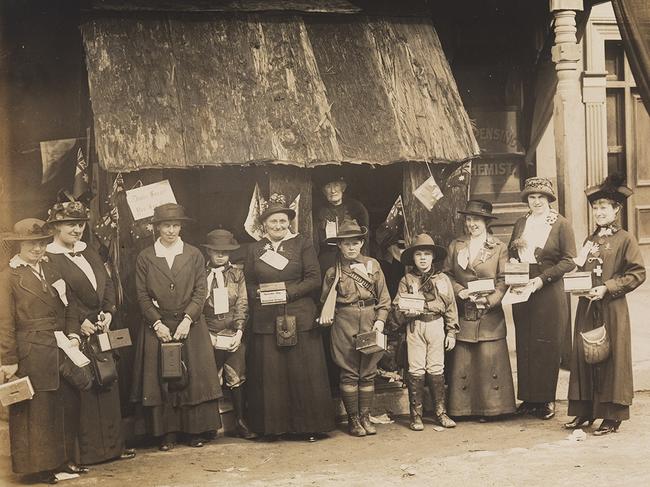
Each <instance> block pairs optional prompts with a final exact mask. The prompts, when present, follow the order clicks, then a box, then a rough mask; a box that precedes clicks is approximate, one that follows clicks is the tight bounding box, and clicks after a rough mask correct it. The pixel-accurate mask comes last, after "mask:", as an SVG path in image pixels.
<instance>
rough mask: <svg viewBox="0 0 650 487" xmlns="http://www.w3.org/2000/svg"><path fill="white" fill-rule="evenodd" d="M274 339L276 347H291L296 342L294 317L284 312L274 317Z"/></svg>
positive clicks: (296, 332)
mask: <svg viewBox="0 0 650 487" xmlns="http://www.w3.org/2000/svg"><path fill="white" fill-rule="evenodd" d="M275 339H276V343H277V345H278V347H293V346H295V345H297V344H298V324H297V322H296V317H295V316H291V315H288V314H287V307H286V305H285V306H284V313H283V314H281V315H280V316H276V318H275Z"/></svg>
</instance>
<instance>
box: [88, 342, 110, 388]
mask: <svg viewBox="0 0 650 487" xmlns="http://www.w3.org/2000/svg"><path fill="white" fill-rule="evenodd" d="M82 346H83V349H84V350H83V351H84V354H85V355H86V356H87V357H88V358H89V359H90V368H91V369H92V372H93V379H94V383H95V385H96V386H97V387H99V388H100V389H110V388H111V386H112V385H113V384H115V382H117V364H116V363H115V356H114V355H113V352H112V351H110V350H107V351H105V352H102V349H101V346H100V344H99V340H98V338H97V336H95V335H91V336H90V337H88V338H87V339H85V340H83V345H82Z"/></svg>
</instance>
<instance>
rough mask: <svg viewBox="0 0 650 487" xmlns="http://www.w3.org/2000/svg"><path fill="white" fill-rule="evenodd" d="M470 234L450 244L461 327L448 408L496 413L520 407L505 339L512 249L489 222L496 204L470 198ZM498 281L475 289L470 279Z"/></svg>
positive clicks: (467, 218) (466, 413)
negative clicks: (507, 277)
mask: <svg viewBox="0 0 650 487" xmlns="http://www.w3.org/2000/svg"><path fill="white" fill-rule="evenodd" d="M458 213H460V214H461V215H463V216H464V218H465V235H464V236H462V237H459V238H457V239H456V240H454V241H453V242H451V244H450V245H449V252H448V256H447V259H446V261H445V272H446V273H447V274H448V275H449V277H450V278H451V282H452V285H453V287H454V293H455V295H456V299H457V301H458V310H459V315H460V316H459V322H460V332H459V333H458V335H457V336H456V340H457V344H456V348H455V349H454V352H453V353H452V354H451V360H450V364H449V374H448V377H449V404H448V406H449V414H451V415H452V416H478V417H480V418H487V417H494V416H499V415H502V414H511V413H514V412H515V409H516V408H515V392H514V386H513V383H512V370H511V368H510V358H509V355H508V344H507V343H506V321H505V316H504V314H503V309H502V308H501V299H502V298H503V295H504V294H505V291H506V285H505V282H504V271H505V269H504V268H505V265H506V263H507V261H508V249H507V247H506V245H505V243H503V242H502V241H501V240H499V239H498V238H497V237H495V236H494V235H492V233H491V232H490V230H489V228H488V225H489V224H490V222H492V221H493V220H495V219H496V216H494V215H493V213H492V204H491V203H489V202H488V201H484V200H470V201H469V202H468V203H467V205H466V207H465V209H464V210H461V211H459V212H458ZM478 279H490V280H493V281H494V290H493V291H491V292H488V293H487V294H486V293H481V294H476V293H474V294H472V293H470V292H469V290H468V289H467V288H468V283H469V282H470V281H475V280H478Z"/></svg>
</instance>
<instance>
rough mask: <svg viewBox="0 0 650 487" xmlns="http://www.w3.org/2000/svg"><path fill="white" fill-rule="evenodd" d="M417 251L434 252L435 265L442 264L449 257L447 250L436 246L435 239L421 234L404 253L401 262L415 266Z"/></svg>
mask: <svg viewBox="0 0 650 487" xmlns="http://www.w3.org/2000/svg"><path fill="white" fill-rule="evenodd" d="M416 250H430V251H432V252H433V262H434V263H436V262H440V261H442V260H444V259H445V257H447V249H445V248H444V247H441V246H440V245H436V243H435V242H434V241H433V239H432V238H431V237H430V236H429V235H427V234H426V233H421V234H420V235H417V236H416V237H415V238H414V239H413V242H411V245H409V246H408V248H407V249H406V250H405V251H404V252H402V256H401V257H400V262H401V263H402V264H404V265H410V266H414V265H415V262H414V261H413V255H415V251H416Z"/></svg>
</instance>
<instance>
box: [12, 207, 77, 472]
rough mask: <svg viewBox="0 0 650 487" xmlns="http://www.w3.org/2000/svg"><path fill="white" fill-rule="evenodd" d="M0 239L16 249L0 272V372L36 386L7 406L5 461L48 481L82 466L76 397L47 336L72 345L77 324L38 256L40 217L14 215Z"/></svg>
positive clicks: (42, 230) (42, 236) (47, 236)
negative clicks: (24, 398) (77, 457)
mask: <svg viewBox="0 0 650 487" xmlns="http://www.w3.org/2000/svg"><path fill="white" fill-rule="evenodd" d="M1 238H2V239H3V240H5V241H6V242H9V243H10V244H13V245H14V246H15V250H16V255H14V256H13V257H12V258H11V260H10V262H9V267H8V268H7V269H5V270H3V271H2V273H1V274H0V356H1V357H2V365H0V371H1V372H2V374H0V375H3V376H4V377H5V378H6V379H11V378H12V377H13V376H16V377H29V379H30V381H31V383H32V386H33V388H34V392H35V394H34V397H33V398H32V399H31V400H29V401H23V402H19V403H16V404H13V405H12V406H10V407H9V437H10V442H11V460H12V467H13V471H14V472H16V473H20V474H40V475H41V476H42V479H41V480H43V481H45V482H49V483H54V482H56V478H55V477H54V475H55V474H56V473H57V472H62V471H67V472H71V473H83V472H87V471H88V470H87V469H85V468H82V467H79V466H77V465H75V464H74V463H73V461H74V458H75V442H76V438H77V427H78V423H79V417H78V411H79V396H78V391H77V390H75V388H74V387H73V386H72V385H71V384H69V383H68V382H67V381H66V380H65V379H64V377H63V376H62V374H61V372H60V369H61V368H62V365H63V362H64V357H65V356H64V355H63V352H61V351H60V350H59V349H58V348H57V342H56V338H55V336H54V332H55V331H62V332H64V333H65V334H66V335H68V336H69V337H70V338H74V339H75V342H76V343H77V345H78V344H79V324H78V323H76V322H75V321H76V320H69V319H67V318H68V314H69V313H68V310H67V309H66V306H67V304H68V301H67V298H66V293H65V287H64V286H62V285H61V284H62V281H61V276H60V275H59V273H58V272H57V270H56V269H55V268H54V267H53V266H52V265H51V263H49V262H48V260H47V257H46V256H45V247H46V245H47V243H48V242H49V241H50V240H51V239H52V235H51V233H50V232H49V230H48V229H47V228H46V225H45V222H44V221H42V220H38V219H36V218H27V219H25V220H21V221H19V222H18V223H16V224H15V225H14V229H13V232H12V233H9V234H5V235H2V236H1ZM55 283H56V284H55Z"/></svg>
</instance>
